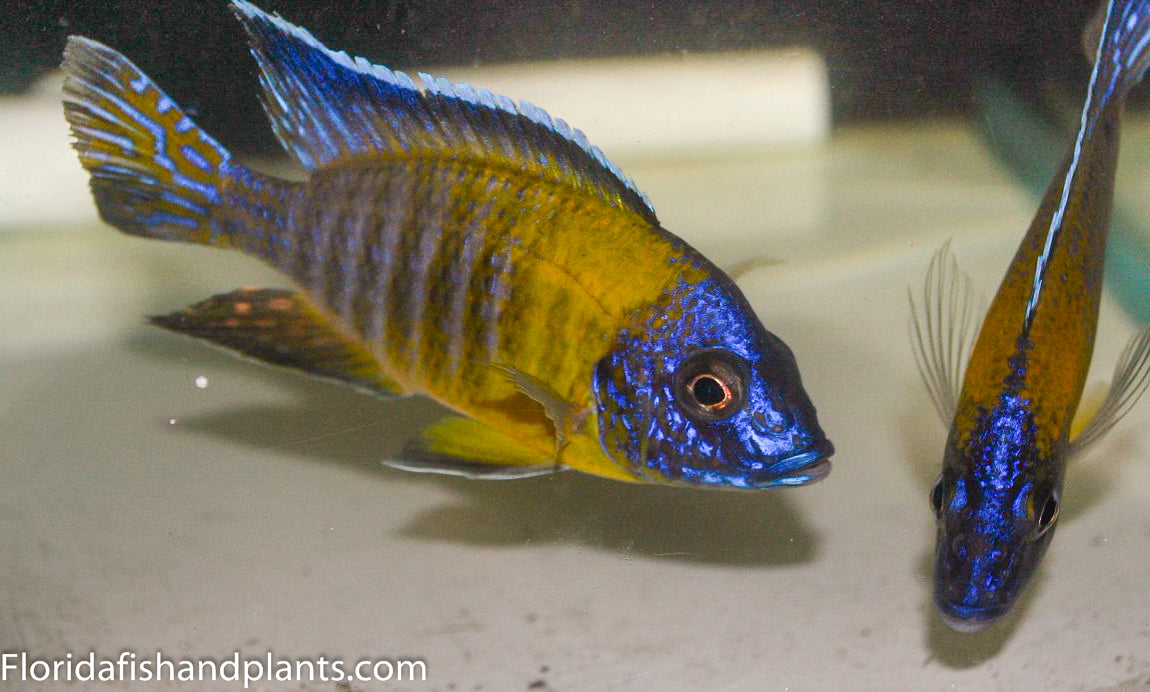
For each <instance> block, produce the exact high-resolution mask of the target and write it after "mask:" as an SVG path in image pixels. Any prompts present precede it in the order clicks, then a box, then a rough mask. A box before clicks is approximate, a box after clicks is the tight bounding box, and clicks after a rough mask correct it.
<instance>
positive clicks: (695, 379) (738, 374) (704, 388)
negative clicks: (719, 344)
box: [675, 351, 746, 422]
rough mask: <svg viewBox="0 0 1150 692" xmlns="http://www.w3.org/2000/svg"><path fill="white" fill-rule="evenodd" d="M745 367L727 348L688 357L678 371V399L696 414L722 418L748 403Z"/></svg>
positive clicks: (716, 419) (690, 411) (729, 415)
mask: <svg viewBox="0 0 1150 692" xmlns="http://www.w3.org/2000/svg"><path fill="white" fill-rule="evenodd" d="M745 381H746V375H745V366H744V365H743V364H742V363H741V362H740V361H739V360H738V359H737V358H736V357H735V356H733V355H731V354H728V353H725V352H723V351H702V352H699V353H695V354H692V355H690V356H688V357H687V358H686V359H685V360H684V361H683V362H682V364H680V365H679V368H678V369H677V371H676V372H675V399H676V401H678V402H679V404H680V405H682V406H683V408H684V409H686V411H687V413H688V414H690V415H691V416H692V417H694V418H696V419H698V420H701V421H708V422H709V421H719V420H723V419H725V418H730V417H731V416H733V415H734V414H736V413H738V412H739V411H740V410H742V408H743V405H744V404H745V403H746V394H745V391H746V388H745V385H744V383H745Z"/></svg>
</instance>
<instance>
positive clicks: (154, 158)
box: [61, 36, 230, 242]
mask: <svg viewBox="0 0 1150 692" xmlns="http://www.w3.org/2000/svg"><path fill="white" fill-rule="evenodd" d="M61 67H62V69H63V70H64V73H65V75H66V77H67V79H66V80H65V82H64V113H65V116H66V117H67V119H68V122H69V123H70V124H71V127H72V135H73V137H74V138H75V141H74V143H73V146H74V148H75V149H76V151H77V153H78V154H79V157H80V163H81V164H82V165H83V166H84V168H85V169H86V170H87V171H88V173H89V174H90V175H91V187H92V194H93V196H94V197H95V199H96V206H97V207H98V208H99V211H100V216H101V217H102V218H103V219H104V220H105V221H107V222H108V223H110V224H112V225H113V226H115V227H116V228H118V229H120V230H121V231H123V232H125V233H130V234H133V235H140V236H146V237H150V238H161V239H165V240H193V241H195V240H200V241H201V242H203V241H204V239H206V237H207V236H208V233H209V230H210V228H211V226H212V224H213V220H212V212H213V209H214V208H215V207H216V206H217V205H218V204H219V203H220V196H219V192H218V190H219V184H220V182H221V176H222V175H223V174H224V173H225V172H226V171H227V170H229V167H228V161H229V158H230V157H229V154H228V152H227V151H226V150H225V149H224V148H223V147H222V146H220V145H219V144H218V143H217V142H216V141H215V140H213V139H212V138H211V137H208V136H207V135H206V134H204V133H203V132H201V131H200V130H199V129H198V128H197V127H196V126H195V125H194V124H193V123H192V122H191V121H190V120H189V119H188V118H187V117H186V116H185V115H184V114H183V113H182V112H181V111H180V109H179V108H178V107H177V106H176V105H175V104H174V103H173V102H172V100H171V99H169V98H168V97H167V96H166V95H165V94H164V93H163V91H161V90H160V88H159V87H157V86H156V85H155V84H154V83H152V80H151V79H149V78H148V76H147V75H145V74H144V73H143V72H141V71H140V69H139V68H137V67H136V66H135V65H133V64H132V63H131V61H129V60H128V59H127V58H125V57H124V56H123V55H120V54H119V53H117V52H116V51H114V50H112V49H111V48H109V47H107V46H105V45H103V44H101V43H98V42H96V41H92V40H90V39H86V38H82V37H79V36H71V37H69V38H68V43H67V46H66V47H65V49H64V62H63V64H62V66H61Z"/></svg>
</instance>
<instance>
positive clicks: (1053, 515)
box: [1035, 492, 1058, 538]
mask: <svg viewBox="0 0 1150 692" xmlns="http://www.w3.org/2000/svg"><path fill="white" fill-rule="evenodd" d="M1057 519H1058V493H1057V492H1053V493H1050V495H1049V496H1048V497H1047V498H1046V502H1044V503H1042V511H1041V512H1040V513H1039V514H1038V528H1037V530H1036V534H1035V538H1038V537H1039V536H1041V535H1042V534H1044V533H1046V532H1047V531H1049V530H1050V527H1051V526H1054V522H1055V521H1056V520H1057Z"/></svg>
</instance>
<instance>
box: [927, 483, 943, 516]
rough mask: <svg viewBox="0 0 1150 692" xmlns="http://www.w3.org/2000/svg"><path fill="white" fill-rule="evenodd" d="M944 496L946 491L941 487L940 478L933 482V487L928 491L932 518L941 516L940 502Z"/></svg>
mask: <svg viewBox="0 0 1150 692" xmlns="http://www.w3.org/2000/svg"><path fill="white" fill-rule="evenodd" d="M945 494H946V489H945V488H944V487H943V485H942V476H939V477H938V480H937V481H935V482H934V487H933V488H931V489H930V506H931V509H933V510H934V516H936V517H941V516H942V500H943V496H944V495H945Z"/></svg>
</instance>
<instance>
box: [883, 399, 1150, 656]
mask: <svg viewBox="0 0 1150 692" xmlns="http://www.w3.org/2000/svg"><path fill="white" fill-rule="evenodd" d="M916 396H917V395H912V396H910V397H908V401H915V398H916ZM923 397H924V398H925V395H923ZM904 420H905V421H906V423H905V427H906V431H907V432H906V434H905V435H904V436H903V440H904V449H903V458H904V459H906V460H907V464H908V465H909V467H910V472H911V474H912V475H913V477H914V478H915V481H916V483H917V484H918V485H919V486H920V487H921V490H922V492H921V497H922V504H921V508H920V509H921V514H922V521H924V522H931V523H933V522H934V517H933V515H932V514H931V510H930V505H929V500H928V497H929V494H930V489H931V487H932V486H933V485H934V481H935V479H936V478H937V477H938V473H939V471H940V470H941V469H942V453H943V445H944V444H945V443H946V434H947V431H946V430H945V429H944V428H943V426H942V425H941V423H939V420H938V416H936V415H935V414H934V410H933V409H930V408H929V407H926V408H924V407H921V406H919V407H916V408H914V409H912V410H911V411H909V412H908V413H907V414H906V416H905V418H904ZM1119 427H1120V426H1119ZM1135 453H1136V452H1135V448H1134V445H1133V443H1132V442H1130V441H1129V436H1128V435H1123V433H1122V431H1121V429H1119V430H1115V431H1113V432H1112V433H1110V435H1108V436H1107V437H1106V438H1105V439H1103V440H1101V441H1099V442H1098V443H1097V444H1096V445H1095V446H1094V447H1093V448H1091V449H1089V450H1087V451H1086V452H1085V453H1084V454H1083V455H1082V456H1081V458H1076V459H1071V460H1070V463H1069V466H1068V468H1067V474H1066V475H1067V479H1066V493H1065V502H1064V503H1063V507H1062V519H1061V520H1060V521H1062V522H1067V521H1070V522H1072V521H1074V520H1075V518H1076V517H1079V516H1081V515H1083V514H1085V513H1086V512H1087V511H1089V509H1090V508H1091V507H1093V506H1095V505H1096V504H1097V503H1098V502H1099V501H1101V500H1102V499H1103V498H1104V497H1106V495H1107V494H1109V493H1110V492H1112V491H1113V490H1114V485H1115V483H1116V482H1117V478H1118V474H1116V473H1114V466H1115V464H1113V463H1104V462H1102V457H1105V458H1114V459H1116V460H1118V463H1121V460H1122V459H1124V458H1128V457H1129V456H1131V455H1133V454H1135ZM1051 550H1058V540H1057V537H1055V540H1054V543H1053V545H1052V547H1051ZM916 571H917V573H918V575H919V577H920V580H921V583H923V584H925V585H926V589H925V590H924V593H923V598H924V608H923V614H924V620H925V621H924V623H923V624H924V629H925V638H926V646H927V648H928V649H929V650H930V652H931V655H932V657H933V660H934V661H936V662H937V663H939V664H941V665H944V666H946V667H948V668H957V669H962V668H973V667H975V666H978V665H980V664H982V663H985V662H986V661H987V660H989V659H991V658H993V657H994V656H996V655H997V654H998V653H999V651H1000V650H1001V649H1002V647H1003V646H1004V645H1005V644H1006V642H1007V641H1009V640H1010V638H1011V637H1012V636H1014V632H1015V630H1016V629H1017V628H1018V626H1019V624H1020V623H1021V622H1023V621H1024V619H1025V618H1026V617H1027V611H1029V610H1030V607H1031V603H1032V602H1033V600H1034V597H1035V596H1036V595H1037V594H1038V593H1039V592H1040V591H1041V590H1042V588H1043V583H1044V582H1045V580H1046V569H1045V565H1040V566H1039V567H1038V571H1037V572H1036V573H1035V575H1034V578H1033V579H1032V580H1031V583H1030V585H1029V586H1028V587H1027V588H1026V589H1025V590H1024V591H1023V593H1022V595H1021V596H1020V598H1019V600H1018V603H1017V604H1016V605H1015V606H1014V608H1013V609H1012V610H1011V611H1010V613H1008V614H1007V615H1006V616H1005V617H1004V618H1003V619H1002V621H1001V622H998V623H996V624H994V625H993V626H991V627H990V628H988V629H986V630H984V631H982V632H977V633H962V632H956V631H954V630H952V629H950V628H949V627H947V626H946V625H945V624H944V623H943V622H942V620H941V619H940V618H939V616H938V614H937V613H936V612H935V607H934V603H933V602H932V601H931V595H930V590H931V588H932V586H931V585H932V584H933V581H934V543H933V539H932V541H931V542H930V544H928V545H924V546H923V552H922V554H921V557H920V558H919V560H918V565H917V570H916Z"/></svg>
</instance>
